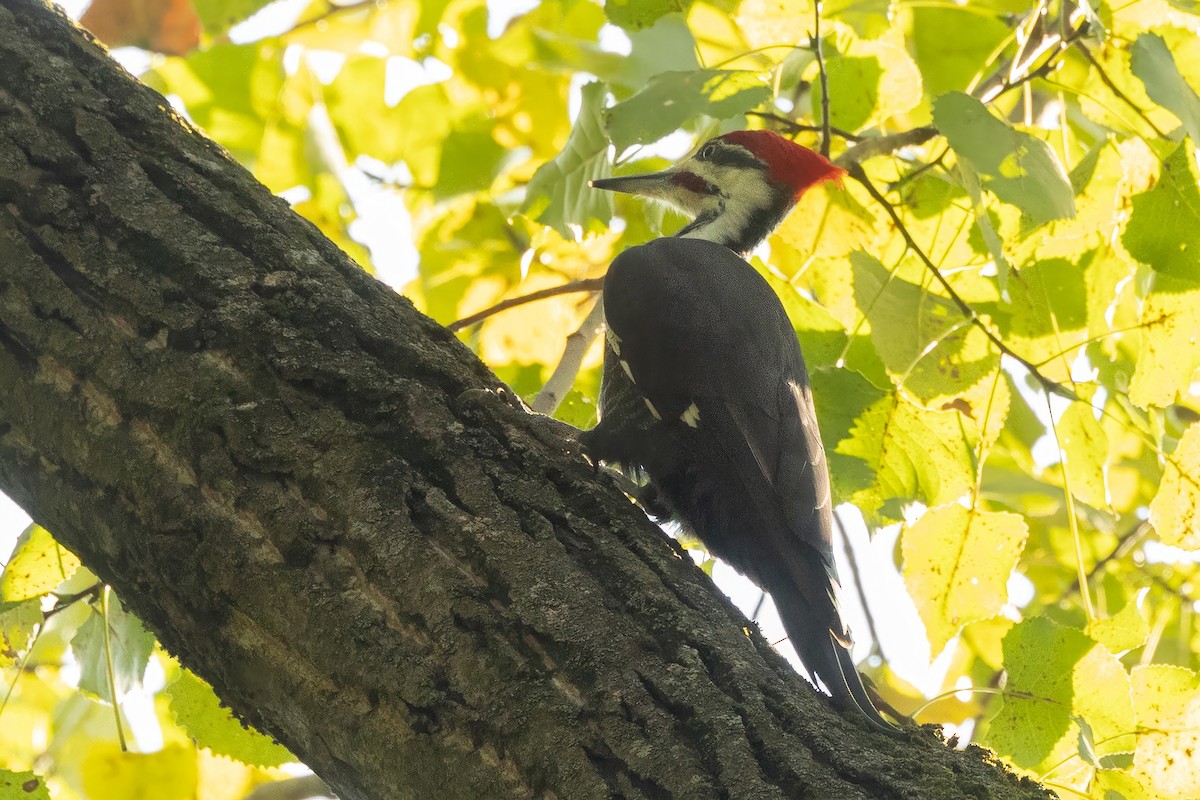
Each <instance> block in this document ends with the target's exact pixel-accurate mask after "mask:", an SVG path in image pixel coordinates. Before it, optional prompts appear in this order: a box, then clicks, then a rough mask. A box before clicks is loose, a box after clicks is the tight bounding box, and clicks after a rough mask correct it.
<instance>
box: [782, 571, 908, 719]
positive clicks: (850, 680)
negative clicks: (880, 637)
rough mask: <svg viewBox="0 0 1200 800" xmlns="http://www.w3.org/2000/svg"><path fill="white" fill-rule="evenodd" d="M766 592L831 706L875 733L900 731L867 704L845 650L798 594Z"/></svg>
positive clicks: (784, 589)
mask: <svg viewBox="0 0 1200 800" xmlns="http://www.w3.org/2000/svg"><path fill="white" fill-rule="evenodd" d="M770 589H771V590H772V591H771V595H772V597H773V598H774V599H775V605H776V607H777V608H778V609H779V616H780V617H781V618H782V619H783V627H784V629H785V630H786V631H787V634H788V639H789V640H790V641H791V643H792V647H794V648H795V649H796V654H797V655H798V656H800V661H801V662H803V664H804V668H805V669H806V670H808V672H809V675H810V676H811V677H812V679H813V682H814V683H816V682H817V681H820V682H821V684H822V685H823V686H824V687H825V688H826V689H827V690H828V691H829V694H830V695H831V696H832V697H833V702H834V705H836V706H838V707H839V708H853V709H855V710H857V711H858V712H859V713H860V714H861V715H862V717H863V718H864V719H865V720H866V721H867V724H868V725H870V726H871V727H872V728H874V729H875V730H877V731H880V732H881V733H886V734H889V735H892V736H895V735H897V734H898V733H899V732H900V729H899V728H897V727H896V726H895V725H893V724H892V723H890V722H888V721H887V720H886V719H885V718H884V717H883V715H882V714H880V713H879V710H878V709H877V708H875V704H874V703H872V702H871V698H870V696H869V695H868V694H867V690H866V687H865V686H863V682H862V677H861V676H860V675H859V674H858V669H857V668H855V666H854V661H853V659H852V658H851V657H850V649H849V647H847V646H844V645H843V644H842V643H841V642H840V641H839V640H838V638H837V637H836V636H835V634H834V631H833V630H832V629H831V626H829V625H828V624H826V623H825V622H823V621H821V619H820V617H821V616H822V615H820V614H818V613H815V610H814V609H812V608H809V607H808V603H806V602H805V601H804V599H803V596H802V595H801V594H800V592H799V591H798V590H796V589H794V588H792V587H770ZM835 614H836V611H835Z"/></svg>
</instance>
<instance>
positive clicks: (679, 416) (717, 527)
mask: <svg viewBox="0 0 1200 800" xmlns="http://www.w3.org/2000/svg"><path fill="white" fill-rule="evenodd" d="M844 174H845V173H844V171H843V170H842V169H840V168H839V167H836V166H834V165H833V164H832V163H830V162H829V161H828V160H827V159H825V158H824V157H823V156H821V155H819V154H817V153H814V152H813V151H811V150H809V149H807V148H805V147H802V146H800V145H798V144H795V143H794V142H791V141H789V140H787V139H785V138H783V137H782V136H779V135H777V134H775V133H771V132H769V131H737V132H734V133H727V134H725V135H724V136H718V137H716V138H714V139H711V140H709V141H708V142H706V143H705V144H704V145H703V146H702V147H701V148H700V149H699V150H698V151H697V152H696V153H695V155H693V156H692V157H690V158H688V159H686V160H685V161H683V162H682V163H680V164H678V165H676V166H674V167H671V168H669V169H667V170H664V171H662V172H656V173H653V174H648V175H636V176H631V177H622V178H607V179H603V180H596V181H593V182H592V184H591V185H592V186H593V187H595V188H598V189H609V190H612V191H617V192H629V193H633V194H639V195H645V196H647V197H652V198H657V199H659V200H664V201H666V202H668V203H671V204H673V205H675V206H677V207H678V208H680V209H681V210H682V211H684V212H685V213H687V214H689V215H692V216H694V219H693V221H692V222H691V223H690V224H688V225H687V226H685V227H684V228H683V229H682V230H680V231H679V233H677V234H676V235H675V236H673V237H669V238H662V239H655V240H654V241H651V242H649V243H647V244H643V245H640V246H637V247H632V248H630V249H628V250H626V251H624V252H623V253H621V254H620V255H619V256H617V258H616V259H615V260H614V261H613V263H612V266H611V267H610V268H609V271H608V276H607V277H606V278H605V281H604V313H605V316H606V318H607V322H608V334H607V336H608V346H607V348H606V349H605V352H604V379H603V385H602V388H601V392H600V423H599V424H598V425H597V426H596V427H595V428H593V429H592V430H590V431H586V432H585V433H583V434H582V437H581V442H582V444H583V445H584V447H585V448H586V449H587V451H588V452H589V453H590V454H591V455H592V456H593V457H595V458H599V459H601V460H604V461H607V462H609V463H612V464H617V465H620V466H621V468H622V470H623V471H626V472H636V473H640V474H642V475H644V476H645V477H646V479H647V481H648V486H649V489H650V493H651V494H652V496H653V497H654V501H655V502H654V503H651V504H650V505H651V506H653V505H659V506H661V505H663V504H665V506H666V509H667V510H669V512H670V513H671V515H672V516H674V517H675V518H676V519H677V520H678V521H679V522H680V523H682V524H683V525H684V526H685V527H686V528H687V529H688V530H690V531H691V532H692V533H694V534H695V535H696V536H697V537H698V538H699V539H700V541H702V542H703V543H704V546H705V547H706V548H708V550H709V552H711V553H712V554H713V555H715V556H717V557H719V558H721V559H722V560H724V561H725V562H727V563H728V564H730V565H731V566H733V567H734V568H735V569H737V570H738V571H740V572H742V573H744V574H745V575H746V576H748V577H749V578H750V579H751V580H753V581H754V582H755V583H756V584H758V586H760V587H761V588H762V589H764V590H766V591H767V592H770V594H771V596H772V598H774V600H775V604H776V606H777V607H778V609H779V613H780V616H781V617H782V619H783V625H784V628H785V630H786V631H787V634H788V638H789V639H790V640H791V642H792V646H793V647H795V649H796V652H797V653H798V654H799V656H800V660H801V661H802V662H804V666H805V668H806V669H807V670H808V672H809V673H810V674H811V675H812V677H813V678H814V682H815V680H816V679H819V680H820V682H821V683H822V684H824V685H825V687H826V688H827V689H828V690H829V692H830V694H832V696H833V698H834V701H835V703H836V704H837V705H839V706H842V707H847V706H848V707H852V708H857V709H858V710H859V711H860V712H861V713H862V714H863V716H864V717H865V718H866V719H867V721H868V722H869V723H870V724H871V726H872V727H875V728H879V729H884V730H887V731H889V732H893V731H895V728H894V727H892V726H891V725H890V724H889V723H888V722H886V721H885V720H884V719H883V718H882V717H881V716H880V714H879V712H878V711H877V710H876V709H875V706H874V705H873V704H872V703H871V700H870V698H869V697H868V696H867V692H866V690H865V689H864V688H863V684H862V679H861V678H860V677H859V674H858V671H857V670H856V669H855V667H854V662H853V661H852V660H851V658H850V646H851V637H850V630H849V628H848V627H847V626H846V623H845V621H843V619H842V617H841V614H840V613H839V611H838V599H837V592H838V585H839V584H838V578H837V569H836V568H835V566H834V562H833V541H832V537H833V516H832V509H831V503H830V494H829V472H828V470H827V468H826V464H825V450H824V448H823V447H822V445H821V435H820V432H819V430H818V428H817V418H816V413H815V411H814V410H813V402H812V394H811V392H810V389H809V383H808V373H807V372H806V371H805V368H804V359H803V357H802V356H801V354H800V346H799V343H798V342H797V340H796V334H795V331H794V330H793V329H792V326H791V323H790V322H789V321H788V317H787V315H786V314H785V312H784V310H783V306H782V304H781V303H780V301H779V298H778V297H776V295H775V293H774V292H773V291H772V290H771V288H770V286H769V285H768V284H767V282H766V281H765V280H764V279H763V278H762V276H760V275H759V274H758V273H757V272H756V271H755V270H754V269H753V268H752V267H751V266H750V265H749V264H748V263H746V261H745V260H744V256H745V254H747V253H748V252H749V251H751V250H753V249H754V248H755V247H756V246H757V245H758V244H759V243H761V242H762V241H763V240H764V239H765V238H766V237H767V235H768V234H770V233H771V231H773V230H774V229H775V227H776V226H777V225H779V223H780V222H782V221H783V219H784V217H785V216H786V215H787V214H788V212H789V211H791V209H792V207H793V206H794V205H795V204H796V202H797V200H799V198H800V196H801V195H802V194H804V192H805V191H806V190H807V189H809V188H810V187H812V186H815V185H816V184H819V183H821V182H822V181H828V180H837V179H839V178H841V176H842V175H844Z"/></svg>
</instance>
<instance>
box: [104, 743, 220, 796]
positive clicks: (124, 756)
mask: <svg viewBox="0 0 1200 800" xmlns="http://www.w3.org/2000/svg"><path fill="white" fill-rule="evenodd" d="M83 788H84V791H86V792H87V797H88V800H192V799H193V798H194V797H195V796H196V751H195V750H193V749H191V748H190V747H185V746H183V745H179V744H169V745H167V746H166V747H164V748H163V749H162V750H159V751H158V752H157V753H126V752H122V751H121V748H120V747H119V746H118V745H117V743H116V742H113V741H108V742H105V741H100V742H97V743H96V744H94V745H92V747H91V749H90V750H89V751H88V753H87V755H86V756H85V757H84V759H83Z"/></svg>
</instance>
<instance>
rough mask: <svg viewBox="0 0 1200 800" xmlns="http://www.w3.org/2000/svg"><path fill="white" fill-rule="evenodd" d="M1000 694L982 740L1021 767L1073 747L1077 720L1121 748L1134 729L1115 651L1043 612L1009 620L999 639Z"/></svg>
mask: <svg viewBox="0 0 1200 800" xmlns="http://www.w3.org/2000/svg"><path fill="white" fill-rule="evenodd" d="M1003 649H1004V666H1005V669H1006V670H1007V671H1008V681H1007V683H1006V685H1005V690H1006V691H1005V694H1004V695H1003V700H1002V701H1001V706H1000V709H999V711H998V712H997V714H996V716H995V717H993V718H992V720H991V722H990V723H989V725H988V728H987V733H986V735H985V737H984V742H985V743H986V744H987V745H988V746H989V747H992V748H993V749H994V750H996V751H997V752H998V753H1000V754H1001V755H1004V756H1006V757H1008V758H1010V759H1011V760H1012V761H1013V763H1015V764H1016V765H1017V766H1019V767H1023V768H1026V769H1036V768H1038V767H1039V766H1048V765H1049V764H1051V763H1054V762H1055V761H1057V760H1060V759H1062V758H1064V757H1066V756H1068V755H1070V754H1072V753H1075V752H1077V732H1076V731H1073V730H1072V728H1077V724H1076V723H1075V722H1074V720H1075V719H1077V718H1083V719H1084V720H1086V721H1087V723H1088V725H1089V726H1091V729H1092V731H1093V742H1095V743H1096V747H1097V748H1101V745H1100V744H1099V743H1101V742H1107V743H1108V744H1107V746H1108V748H1109V749H1113V750H1118V749H1120V739H1119V738H1118V735H1119V734H1128V733H1130V732H1131V731H1133V729H1134V728H1133V706H1132V703H1131V701H1130V694H1129V676H1128V675H1127V674H1126V672H1125V669H1124V667H1122V666H1121V662H1120V661H1118V660H1117V658H1116V656H1114V655H1113V654H1112V653H1110V652H1109V651H1108V650H1106V649H1105V648H1104V647H1103V646H1102V645H1099V644H1097V643H1096V642H1095V641H1094V640H1093V639H1091V638H1090V637H1089V636H1087V634H1085V633H1083V632H1082V631H1078V630H1075V629H1073V628H1065V627H1063V626H1061V625H1057V624H1055V623H1054V622H1051V621H1050V620H1049V619H1046V618H1045V617H1032V618H1030V619H1027V620H1025V621H1023V622H1020V623H1018V624H1017V625H1015V626H1013V629H1012V630H1011V631H1010V632H1009V633H1008V635H1007V636H1005V637H1004V646H1003Z"/></svg>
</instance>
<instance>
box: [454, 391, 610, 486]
mask: <svg viewBox="0 0 1200 800" xmlns="http://www.w3.org/2000/svg"><path fill="white" fill-rule="evenodd" d="M458 399H459V401H460V402H466V403H470V404H478V405H484V404H491V405H493V406H494V407H499V408H501V409H503V410H504V411H507V412H508V413H509V414H512V413H514V412H519V413H520V414H521V415H523V416H524V417H525V418H526V419H527V421H528V422H529V423H530V430H531V431H532V433H533V435H534V438H536V439H537V440H538V441H539V442H541V443H542V444H543V445H545V446H546V447H549V448H550V449H552V450H557V451H559V452H564V453H567V454H568V455H572V456H578V457H580V458H582V459H583V460H584V461H586V462H587V463H588V464H590V465H591V466H592V470H593V472H594V471H595V470H596V469H597V466H596V465H597V462H596V461H595V460H593V459H592V458H591V457H590V456H589V455H588V452H587V448H586V447H585V446H584V445H583V444H582V443H581V442H580V438H579V437H580V435H581V434H582V433H583V431H581V430H579V429H578V428H576V427H575V426H574V425H569V424H567V423H566V422H563V421H562V420H557V419H555V418H554V417H549V416H546V415H545V414H539V413H537V412H536V411H534V410H533V409H531V408H530V407H529V406H528V405H527V404H526V403H525V401H524V400H522V399H521V398H520V396H519V395H518V394H517V393H516V392H514V391H513V390H512V389H510V388H508V387H507V386H504V385H500V386H497V387H496V388H494V389H468V390H467V391H465V392H463V393H462V394H461V395H459V398H458ZM497 401H498V402H497Z"/></svg>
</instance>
